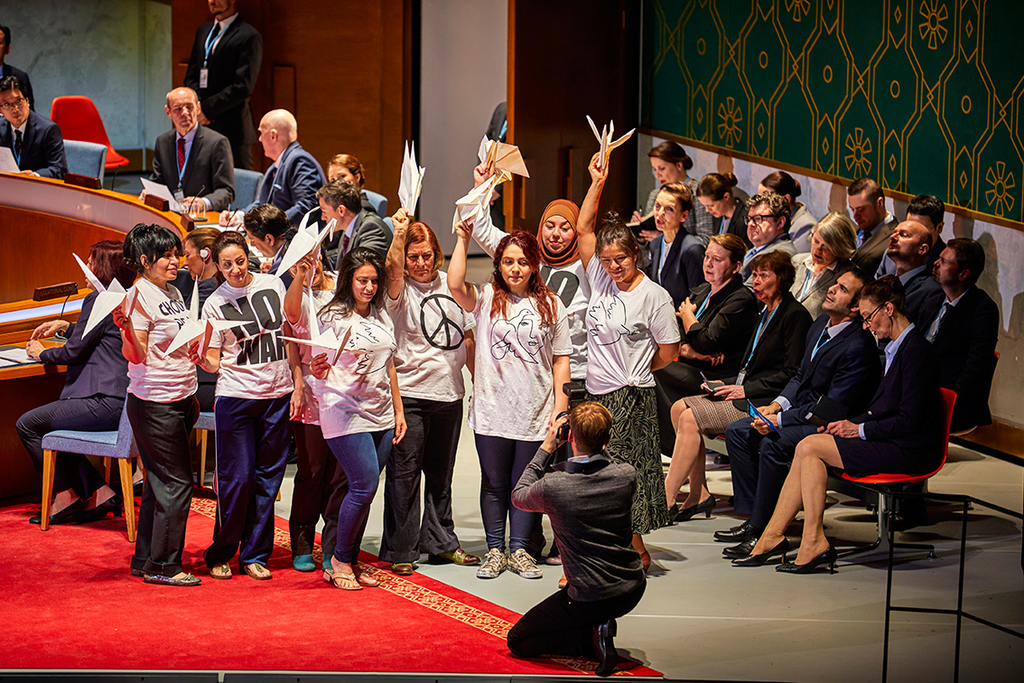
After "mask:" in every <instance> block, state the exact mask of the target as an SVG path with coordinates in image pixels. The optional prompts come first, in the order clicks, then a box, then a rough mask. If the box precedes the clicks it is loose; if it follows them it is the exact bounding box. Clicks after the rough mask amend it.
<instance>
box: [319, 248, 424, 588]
mask: <svg viewBox="0 0 1024 683" xmlns="http://www.w3.org/2000/svg"><path fill="white" fill-rule="evenodd" d="M383 282H384V263H383V262H382V259H381V257H380V254H378V253H377V252H376V251H374V250H373V249H367V248H364V247H357V248H356V249H353V250H352V251H350V252H348V253H347V254H345V256H344V258H342V260H341V264H340V265H339V268H338V289H337V290H336V291H335V293H334V297H332V298H331V301H330V303H328V304H327V305H326V306H325V307H324V308H322V309H321V310H320V312H319V314H318V316H317V317H318V319H319V321H320V327H321V329H323V330H324V331H325V333H326V332H327V331H328V330H329V331H331V332H332V333H333V334H334V336H335V338H336V339H337V340H339V342H338V345H337V346H335V348H332V349H330V350H329V351H328V353H318V354H317V355H315V356H313V359H312V361H311V362H310V369H311V370H312V372H313V375H314V376H316V378H317V380H318V381H317V383H316V384H315V385H314V392H315V393H316V397H317V400H318V401H319V403H320V427H321V429H323V433H324V438H325V439H327V444H328V445H329V446H330V447H331V452H332V453H334V457H335V458H337V459H338V462H339V463H340V464H341V467H342V469H343V470H344V471H345V476H346V477H347V478H348V491H347V492H346V493H345V497H344V499H343V500H342V502H341V509H340V511H339V512H338V535H337V540H336V541H335V544H334V555H332V556H331V561H330V565H325V567H324V580H325V581H328V582H330V583H332V584H334V587H335V588H340V589H342V590H360V589H362V588H363V587H364V586H366V587H375V586H379V585H380V583H379V582H378V581H377V580H376V579H375V578H373V576H371V575H369V574H364V573H363V572H362V571H361V570H360V568H359V565H358V560H359V546H360V544H361V542H362V536H363V531H364V530H365V529H366V519H367V517H368V516H369V514H370V504H371V503H372V502H373V497H374V495H375V494H376V493H377V484H378V481H379V480H380V472H381V470H382V469H384V465H385V463H387V461H388V457H389V456H390V454H391V447H392V446H393V445H394V444H396V443H398V442H400V441H401V440H402V437H403V436H405V415H404V413H403V411H402V398H401V396H400V395H399V393H398V376H397V375H396V374H395V363H394V355H395V348H396V346H397V345H396V343H395V328H394V325H393V324H392V322H391V318H390V317H388V314H387V313H386V312H385V311H384V310H383V304H384V287H382V286H381V285H382V283H383ZM328 567H329V569H328Z"/></svg>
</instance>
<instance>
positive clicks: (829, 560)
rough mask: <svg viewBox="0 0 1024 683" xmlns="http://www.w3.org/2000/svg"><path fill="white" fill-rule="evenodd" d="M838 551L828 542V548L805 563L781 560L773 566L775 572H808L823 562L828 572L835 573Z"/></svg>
mask: <svg viewBox="0 0 1024 683" xmlns="http://www.w3.org/2000/svg"><path fill="white" fill-rule="evenodd" d="M837 557H838V553H837V552H836V549H835V548H834V547H833V546H832V544H831V543H829V544H828V550H826V551H825V552H823V553H821V554H820V555H817V556H815V557H813V558H812V559H811V561H810V562H808V563H806V564H797V563H796V562H783V563H782V564H780V565H779V566H778V567H776V568H775V571H777V572H783V573H784V574H810V573H811V572H812V571H814V570H815V569H817V568H818V567H819V566H821V565H823V564H827V565H828V573H829V574H835V573H836V558H837Z"/></svg>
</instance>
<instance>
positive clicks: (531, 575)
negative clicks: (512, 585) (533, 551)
mask: <svg viewBox="0 0 1024 683" xmlns="http://www.w3.org/2000/svg"><path fill="white" fill-rule="evenodd" d="M508 568H509V569H510V570H512V571H514V572H515V573H516V574H519V576H521V577H523V578H524V579H539V578H540V577H541V576H543V574H542V572H541V570H540V568H539V567H537V563H536V562H534V561H533V558H532V557H530V553H528V552H526V551H525V550H523V549H522V548H520V549H519V550H516V551H515V552H513V553H512V554H511V555H509V557H508Z"/></svg>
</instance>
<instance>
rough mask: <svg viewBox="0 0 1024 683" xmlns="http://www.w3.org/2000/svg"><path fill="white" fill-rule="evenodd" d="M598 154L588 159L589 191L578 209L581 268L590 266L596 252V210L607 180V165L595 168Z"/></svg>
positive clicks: (577, 230) (577, 223) (577, 232)
mask: <svg viewBox="0 0 1024 683" xmlns="http://www.w3.org/2000/svg"><path fill="white" fill-rule="evenodd" d="M600 155H601V153H600V152H598V153H597V154H595V155H594V156H593V157H591V159H590V165H589V166H588V167H587V170H588V171H590V189H589V190H587V196H586V197H585V198H584V199H583V206H581V207H580V218H579V220H578V221H577V222H576V238H577V240H578V243H579V247H580V258H582V259H583V267H584V268H586V267H587V265H589V264H590V259H592V258H593V257H594V252H596V251H597V210H598V206H599V205H600V203H601V192H602V191H603V190H604V181H605V180H607V179H608V164H605V165H604V168H602V169H598V168H597V160H598V157H599V156H600Z"/></svg>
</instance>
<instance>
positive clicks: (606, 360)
mask: <svg viewBox="0 0 1024 683" xmlns="http://www.w3.org/2000/svg"><path fill="white" fill-rule="evenodd" d="M587 277H588V278H589V279H590V286H591V295H590V307H589V308H588V309H587V317H586V323H587V343H588V344H589V349H588V352H587V357H588V359H589V360H588V363H587V391H589V392H590V393H592V394H597V395H604V394H609V393H611V392H613V391H616V390H618V389H621V388H622V387H627V386H628V387H653V386H654V373H653V372H651V361H652V360H654V354H655V352H656V351H657V350H658V344H674V343H676V342H678V341H679V340H680V335H679V325H678V324H677V323H676V316H675V308H673V306H672V296H671V295H670V294H669V293H668V292H667V291H665V290H664V289H663V288H662V287H661V286H660V285H658V284H656V283H655V282H654V281H653V280H651V279H650V278H649V277H646V276H644V277H643V279H642V280H641V281H640V284H638V285H637V286H636V287H634V288H633V291H631V292H623V291H622V290H620V289H619V287H618V285H616V284H615V282H614V281H613V280H612V279H611V277H609V275H608V273H606V272H605V270H604V268H602V267H601V262H600V260H598V258H597V257H596V256H595V257H593V258H591V259H590V263H589V264H588V265H587Z"/></svg>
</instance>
